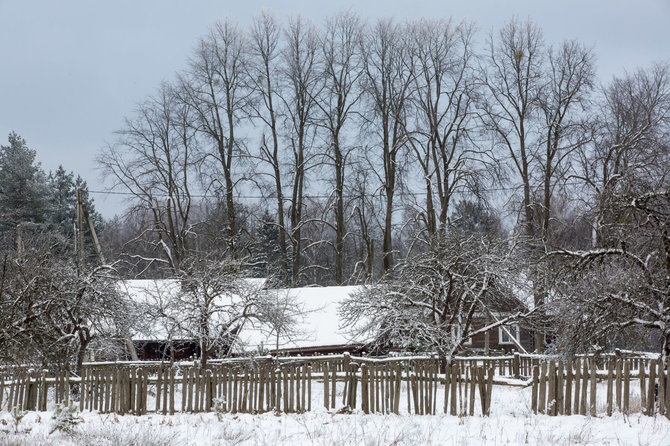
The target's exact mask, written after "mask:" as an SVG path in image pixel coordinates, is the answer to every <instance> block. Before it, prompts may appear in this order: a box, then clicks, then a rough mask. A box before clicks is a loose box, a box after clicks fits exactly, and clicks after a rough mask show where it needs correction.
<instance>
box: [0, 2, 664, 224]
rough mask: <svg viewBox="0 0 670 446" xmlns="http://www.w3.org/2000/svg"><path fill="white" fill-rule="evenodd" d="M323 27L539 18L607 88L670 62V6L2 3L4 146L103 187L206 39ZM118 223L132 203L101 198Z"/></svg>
mask: <svg viewBox="0 0 670 446" xmlns="http://www.w3.org/2000/svg"><path fill="white" fill-rule="evenodd" d="M264 8H265V9H269V10H272V11H274V12H275V13H276V14H277V16H278V17H279V18H285V17H287V16H288V15H291V14H296V13H300V14H302V15H303V16H305V17H307V18H310V19H311V20H313V21H314V22H315V23H319V22H321V21H322V20H323V19H324V17H326V16H328V15H331V14H333V13H336V12H338V11H342V10H345V9H351V10H352V11H356V12H359V13H360V14H361V15H363V16H365V17H368V18H374V17H378V16H393V17H395V18H396V19H397V20H399V21H403V20H405V19H412V18H417V17H449V16H452V17H454V19H456V20H461V19H471V20H474V21H476V22H477V23H478V25H479V28H480V31H481V32H480V34H479V38H480V39H483V38H484V37H485V36H486V34H487V33H488V32H489V31H490V30H491V29H495V28H497V27H499V26H500V25H501V24H503V23H504V22H505V21H507V20H508V19H509V18H510V17H512V16H513V15H518V16H519V17H521V18H526V17H531V18H532V19H533V20H535V21H536V22H537V23H538V24H539V25H540V26H541V28H542V29H543V31H544V35H545V40H546V41H547V42H548V43H554V42H560V41H561V40H563V39H568V38H576V39H578V40H580V41H581V42H583V43H585V44H587V45H592V46H593V47H594V48H595V52H596V55H597V57H598V74H599V76H600V80H601V81H602V82H607V81H608V80H609V79H611V77H612V76H613V75H616V74H621V73H623V71H624V70H625V69H627V70H634V69H635V68H636V67H638V66H644V65H648V64H650V63H651V62H654V61H662V60H669V59H670V0H630V1H623V0H599V1H596V0H581V1H573V0H554V1H552V2H545V1H542V0H526V1H521V0H514V1H503V0H485V1H484V0H482V1H477V0H470V1H469V2H467V1H464V0H457V1H437V0H433V1H422V0H414V1H394V0H386V1H366V0H358V1H348V0H340V1H337V2H320V1H316V0H313V1H299V0H292V1H274V2H272V1H256V0H243V1H239V0H238V1H214V0H210V1H203V0H198V1H195V0H193V1H176V0H114V1H106V2H102V1H94V0H76V1H75V0H72V1H68V0H62V1H48V0H44V1H33V0H0V141H2V144H6V141H7V135H8V133H9V132H10V131H11V130H14V131H16V132H18V133H19V134H21V135H22V136H23V137H24V138H25V139H26V140H27V141H28V144H29V146H30V147H31V148H33V149H36V150H37V153H38V155H37V156H38V159H39V161H41V162H42V165H43V167H44V169H45V170H53V169H55V168H57V167H58V165H59V164H62V165H63V166H64V167H65V168H66V169H67V170H73V171H75V172H77V173H79V174H81V175H82V177H84V179H86V180H87V181H88V184H89V187H90V188H91V189H94V190H98V189H102V188H103V184H102V182H101V181H100V179H99V173H98V171H97V170H96V165H95V157H96V155H97V154H98V153H99V151H100V149H101V147H102V146H103V145H104V144H105V141H110V140H112V139H113V131H114V130H115V129H118V128H119V126H120V124H121V122H122V119H123V116H124V115H127V114H130V113H131V112H132V110H133V107H134V105H135V104H136V103H137V102H139V101H141V100H142V99H143V98H144V97H145V96H146V95H148V94H150V93H152V92H153V91H154V89H155V88H156V87H157V86H158V84H159V83H160V81H161V80H163V79H172V78H173V75H174V73H175V72H176V71H177V70H180V69H182V68H184V67H185V61H186V59H187V57H188V56H189V54H190V52H191V49H192V48H193V47H194V46H195V43H196V41H197V39H198V38H199V37H200V36H201V35H203V34H204V33H205V32H206V31H207V28H208V26H209V25H211V24H212V23H213V22H215V21H216V20H217V19H221V18H224V17H226V16H228V17H231V18H233V19H234V20H236V21H239V22H240V23H241V24H245V23H248V22H249V21H250V19H251V18H252V17H253V16H255V15H257V14H258V13H259V12H260V11H261V10H262V9H264ZM95 199H96V203H97V207H98V209H99V210H100V211H102V213H103V215H104V216H106V217H110V216H113V215H114V214H115V213H120V212H121V210H122V209H121V208H120V206H121V204H120V203H121V201H120V200H119V199H118V198H116V199H114V198H106V197H105V196H102V195H95Z"/></svg>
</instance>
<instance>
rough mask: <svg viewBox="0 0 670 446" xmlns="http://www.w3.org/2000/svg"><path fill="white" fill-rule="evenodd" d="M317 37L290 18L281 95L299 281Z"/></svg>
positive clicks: (317, 79)
mask: <svg viewBox="0 0 670 446" xmlns="http://www.w3.org/2000/svg"><path fill="white" fill-rule="evenodd" d="M318 43H319V42H318V39H317V34H316V30H315V29H314V26H313V25H312V24H311V23H309V22H306V21H305V20H304V19H302V18H300V17H296V18H292V19H290V20H289V23H288V26H287V29H286V32H285V45H284V48H283V51H282V67H283V70H282V80H283V83H284V87H285V88H283V89H282V92H281V94H280V97H281V99H282V102H283V105H284V109H285V119H286V125H285V128H287V129H288V135H287V139H288V141H289V145H290V147H291V152H292V154H291V158H290V162H289V166H288V170H289V175H288V181H289V185H290V187H291V194H290V205H289V216H290V232H289V234H290V241H291V248H292V250H291V260H292V262H291V264H292V274H291V282H292V283H294V284H297V283H299V282H300V274H301V271H302V268H303V265H302V250H303V239H302V227H303V225H305V224H306V222H305V218H304V213H303V212H304V206H305V203H304V192H305V188H306V184H305V182H306V179H307V172H308V171H309V170H310V169H312V168H313V167H314V165H315V164H314V158H315V156H316V153H315V152H314V150H313V149H312V147H313V146H314V142H315V138H316V130H317V127H316V120H315V112H316V111H317V107H316V98H317V96H318V94H319V89H320V88H321V81H320V76H321V68H320V66H319V65H320V64H319V58H318Z"/></svg>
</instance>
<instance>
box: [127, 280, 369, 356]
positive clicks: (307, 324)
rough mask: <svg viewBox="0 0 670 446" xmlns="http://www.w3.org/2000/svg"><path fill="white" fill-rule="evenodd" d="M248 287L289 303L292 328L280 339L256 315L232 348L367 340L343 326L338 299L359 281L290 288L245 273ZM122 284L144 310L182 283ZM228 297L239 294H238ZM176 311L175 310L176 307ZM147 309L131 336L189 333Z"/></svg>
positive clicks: (155, 337) (154, 337)
mask: <svg viewBox="0 0 670 446" xmlns="http://www.w3.org/2000/svg"><path fill="white" fill-rule="evenodd" d="M243 281H244V284H245V287H248V288H249V289H252V290H253V291H254V292H260V293H268V294H266V296H268V297H271V298H272V299H273V300H275V299H276V300H277V302H279V303H281V304H284V305H289V306H290V311H291V313H293V314H294V319H295V324H294V325H293V326H292V327H291V329H289V330H286V331H284V332H280V335H279V339H277V335H276V332H275V331H274V330H273V329H272V327H271V326H269V325H268V324H260V323H258V322H257V321H251V320H249V321H247V322H246V323H245V324H244V325H243V327H242V330H241V331H240V333H239V336H238V340H237V341H236V343H235V345H234V347H233V350H235V351H238V352H240V351H256V350H258V348H259V347H261V346H262V347H263V348H266V349H270V350H274V349H275V348H276V347H277V346H278V347H279V349H296V348H308V347H326V346H337V345H345V344H351V343H361V342H365V341H366V340H364V339H355V338H353V337H352V335H351V333H349V332H348V329H347V327H341V326H340V325H341V324H340V319H339V316H338V309H339V306H340V303H341V302H343V301H344V300H345V299H346V298H347V297H349V295H350V294H351V293H353V292H355V291H357V290H358V289H360V288H359V287H357V286H333V287H307V288H290V289H265V286H266V283H267V282H266V280H265V279H243ZM120 288H121V290H122V291H123V292H125V293H127V295H128V296H129V297H130V298H131V299H132V300H133V301H134V302H135V303H136V304H137V305H138V306H139V307H140V308H144V309H145V311H152V310H151V309H152V308H154V309H155V308H157V306H160V305H165V303H166V302H168V301H169V300H170V298H171V296H174V295H175V294H176V293H178V292H179V291H180V283H179V282H178V281H177V280H174V279H162V280H127V281H123V282H121V284H120ZM226 298H229V299H235V297H234V296H227V297H226ZM173 311H174V310H173ZM152 316H155V314H154V315H152V314H147V317H145V318H143V322H141V323H140V324H138V326H136V327H135V330H134V331H133V333H132V339H133V340H144V341H149V340H166V339H175V340H177V339H188V338H189V336H188V335H187V334H185V333H179V332H178V331H176V330H175V328H174V324H173V323H170V322H169V321H167V320H164V319H162V318H155V317H152Z"/></svg>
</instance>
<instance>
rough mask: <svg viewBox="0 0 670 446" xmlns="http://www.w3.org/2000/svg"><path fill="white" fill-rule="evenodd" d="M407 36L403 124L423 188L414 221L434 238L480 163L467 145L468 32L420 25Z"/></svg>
mask: <svg viewBox="0 0 670 446" xmlns="http://www.w3.org/2000/svg"><path fill="white" fill-rule="evenodd" d="M409 34H410V35H411V46H410V48H411V51H412V52H413V53H414V55H415V57H414V61H415V64H416V66H415V67H414V69H413V71H414V72H415V75H414V76H413V85H412V100H413V102H414V103H415V107H414V111H415V113H414V122H408V123H406V124H404V125H405V130H406V131H407V133H408V142H409V145H410V146H411V148H412V151H413V153H414V157H415V159H416V161H417V162H418V165H419V167H420V173H421V175H422V178H423V182H424V186H425V193H426V195H425V199H426V203H425V207H423V206H421V207H423V209H422V211H421V212H420V213H419V217H420V219H421V220H422V223H423V225H424V226H425V229H426V231H427V232H428V234H429V236H430V237H433V236H435V235H436V234H437V233H438V232H440V233H442V234H444V233H445V231H446V228H447V217H448V215H449V206H450V203H451V199H452V197H453V196H454V195H455V194H456V193H457V192H458V191H459V190H461V189H463V188H464V187H466V186H467V185H468V183H469V182H472V181H474V177H475V175H476V174H477V172H476V170H477V167H478V166H477V164H478V163H481V162H483V161H484V160H485V157H484V156H482V155H481V154H477V153H475V150H474V149H473V146H472V145H470V144H469V141H468V140H469V137H470V136H469V133H470V132H471V131H472V129H473V128H474V124H473V121H474V119H473V118H474V116H475V114H474V107H473V103H474V100H475V90H474V77H473V74H474V73H473V68H474V67H473V58H474V55H473V53H472V38H473V27H472V25H471V24H468V23H465V22H464V23H460V24H456V25H454V24H453V23H452V22H451V21H444V20H420V21H417V22H415V23H413V24H411V27H410V31H409ZM480 172H481V171H480ZM435 201H436V202H435Z"/></svg>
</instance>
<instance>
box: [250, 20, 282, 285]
mask: <svg viewBox="0 0 670 446" xmlns="http://www.w3.org/2000/svg"><path fill="white" fill-rule="evenodd" d="M279 39H280V29H279V26H278V24H277V21H276V19H275V18H274V16H272V15H270V14H269V13H266V12H264V13H262V14H261V15H260V16H258V17H256V18H255V19H254V21H253V25H252V29H251V33H250V40H251V50H250V53H251V63H250V64H249V71H248V78H249V81H250V83H251V88H252V89H253V94H254V96H253V99H252V101H251V103H250V109H251V115H252V118H254V119H255V120H258V121H260V122H261V124H262V126H263V132H262V135H261V141H260V147H259V151H258V153H257V154H256V153H250V157H251V158H252V159H255V160H257V161H260V162H262V163H263V164H265V165H267V168H268V172H267V173H265V172H263V171H262V170H260V169H257V171H256V174H257V176H264V175H266V176H269V178H270V181H269V183H270V189H271V190H272V195H274V198H275V202H276V205H277V224H278V226H279V248H280V251H281V257H282V260H281V275H282V280H284V281H288V280H289V252H288V246H287V243H286V239H287V235H288V232H287V227H286V211H285V208H284V190H283V184H282V181H283V180H282V178H283V177H282V166H281V164H282V156H283V154H282V151H281V148H280V146H279V139H280V130H279V123H280V119H281V110H280V107H281V99H280V96H279V90H280V87H281V86H280V76H281V73H280V66H279V62H280V47H279V45H280V40H279Z"/></svg>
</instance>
